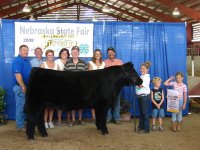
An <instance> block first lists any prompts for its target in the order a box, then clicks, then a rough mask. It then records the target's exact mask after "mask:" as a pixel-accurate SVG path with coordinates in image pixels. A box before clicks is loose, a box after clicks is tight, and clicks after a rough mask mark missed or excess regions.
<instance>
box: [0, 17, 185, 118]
mask: <svg viewBox="0 0 200 150" xmlns="http://www.w3.org/2000/svg"><path fill="white" fill-rule="evenodd" d="M16 21H17V22H29V21H25V20H5V19H2V20H1V22H0V86H2V87H4V88H5V89H6V91H7V95H6V102H7V107H6V113H7V115H8V119H15V99H14V93H13V91H12V84H13V76H12V70H11V66H12V61H13V59H14V49H15V32H14V31H15V24H14V23H15V22H16ZM32 22H51V23H52V22H56V23H77V24H81V23H87V22H77V21H73V22H69V21H32ZM90 23H91V22H90ZM93 24H94V31H93V48H94V49H97V48H98V49H101V50H102V53H103V59H106V58H107V48H108V47H110V46H112V47H114V48H115V49H116V54H117V58H119V59H122V60H123V62H128V61H131V62H133V64H134V67H135V69H136V70H137V71H138V73H139V68H140V65H141V64H142V63H143V62H144V61H151V63H152V65H151V67H150V70H149V73H150V75H151V79H153V77H155V76H159V77H160V78H161V79H162V80H163V81H165V80H166V79H167V78H169V77H170V76H172V75H175V73H176V72H178V71H181V72H183V74H184V83H186V85H187V76H186V25H185V24H184V23H160V22H157V23H137V22H93ZM19 38H20V37H19ZM82 59H84V60H85V61H86V62H89V61H90V60H91V58H82ZM152 86H153V85H152V84H151V87H152ZM162 88H163V89H164V91H165V95H166V87H164V86H163V85H162ZM121 95H122V96H123V97H124V98H125V99H127V100H129V101H130V102H131V103H133V99H134V100H135V102H136V115H139V110H138V104H137V98H136V96H135V89H134V88H133V87H124V88H123V90H122V91H121ZM165 108H166V99H165ZM165 110H166V109H165ZM131 112H132V114H133V112H134V111H133V107H132V109H131ZM149 112H150V111H149ZM187 112H188V105H187V109H186V110H184V111H183V114H184V115H186V114H187ZM166 114H167V115H171V114H170V113H168V112H166ZM83 115H84V116H85V117H88V116H89V115H90V112H89V111H88V110H86V111H84V114H83Z"/></svg>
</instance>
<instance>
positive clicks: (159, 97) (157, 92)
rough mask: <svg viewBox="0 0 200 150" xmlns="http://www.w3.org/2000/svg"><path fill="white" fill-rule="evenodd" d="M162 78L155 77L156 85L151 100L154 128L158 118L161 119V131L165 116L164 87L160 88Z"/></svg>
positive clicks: (154, 128)
mask: <svg viewBox="0 0 200 150" xmlns="http://www.w3.org/2000/svg"><path fill="white" fill-rule="evenodd" d="M161 82H162V80H161V79H160V78H159V77H154V78H153V84H154V87H153V89H151V101H152V109H153V110H152V130H153V131H155V130H156V118H158V119H159V127H158V129H159V130H160V131H162V130H163V125H162V118H163V117H164V116H165V114H164V105H163V102H164V93H163V90H162V88H160V85H161Z"/></svg>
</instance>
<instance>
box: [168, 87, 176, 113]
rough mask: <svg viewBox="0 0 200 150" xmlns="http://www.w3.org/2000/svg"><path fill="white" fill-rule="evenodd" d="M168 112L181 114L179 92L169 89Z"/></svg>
mask: <svg viewBox="0 0 200 150" xmlns="http://www.w3.org/2000/svg"><path fill="white" fill-rule="evenodd" d="M167 111H168V112H174V113H178V112H179V92H178V91H177V90H172V89H167Z"/></svg>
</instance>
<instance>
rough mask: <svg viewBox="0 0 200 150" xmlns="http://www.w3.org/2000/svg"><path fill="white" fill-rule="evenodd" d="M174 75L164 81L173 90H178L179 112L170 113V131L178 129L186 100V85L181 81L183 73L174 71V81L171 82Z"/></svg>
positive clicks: (179, 128)
mask: <svg viewBox="0 0 200 150" xmlns="http://www.w3.org/2000/svg"><path fill="white" fill-rule="evenodd" d="M172 80H174V77H170V78H169V79H168V80H166V81H165V82H164V85H166V86H173V87H174V90H177V91H179V112H178V113H172V131H174V132H176V131H180V130H181V123H182V110H184V109H185V108H186V102H187V86H186V85H185V84H184V83H183V73H182V72H177V73H176V79H175V80H176V82H172Z"/></svg>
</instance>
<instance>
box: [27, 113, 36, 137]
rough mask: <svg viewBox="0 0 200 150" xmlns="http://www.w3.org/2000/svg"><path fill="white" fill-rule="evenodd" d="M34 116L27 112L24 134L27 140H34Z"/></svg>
mask: <svg viewBox="0 0 200 150" xmlns="http://www.w3.org/2000/svg"><path fill="white" fill-rule="evenodd" d="M35 125H36V117H35V116H33V115H30V114H27V124H26V135H27V137H28V140H34V134H35Z"/></svg>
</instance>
